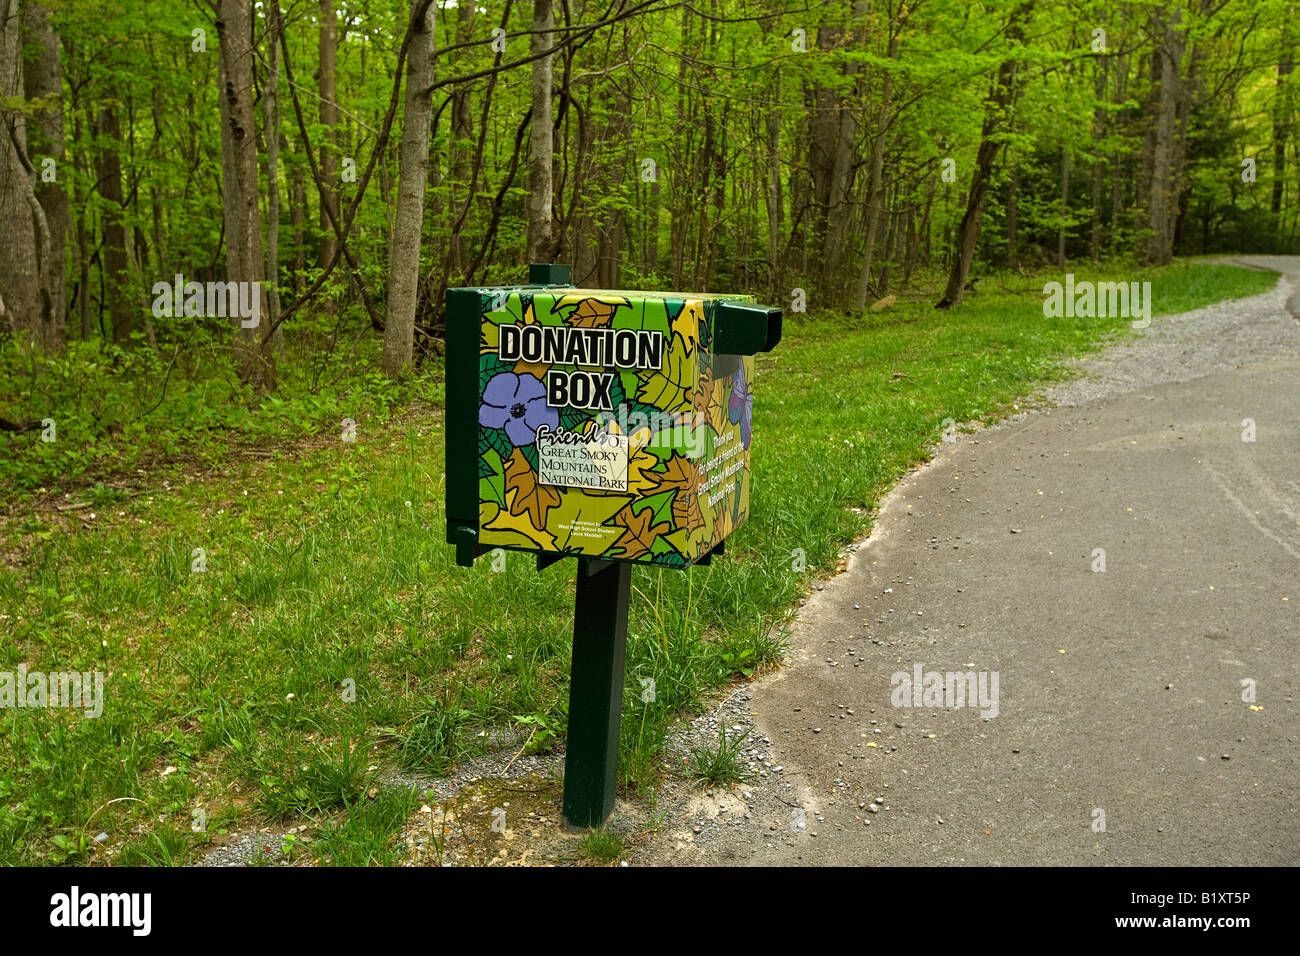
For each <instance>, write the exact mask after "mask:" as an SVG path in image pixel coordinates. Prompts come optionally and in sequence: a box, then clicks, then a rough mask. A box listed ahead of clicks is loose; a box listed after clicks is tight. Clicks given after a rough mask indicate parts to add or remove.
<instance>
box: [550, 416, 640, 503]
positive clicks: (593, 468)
mask: <svg viewBox="0 0 1300 956" xmlns="http://www.w3.org/2000/svg"><path fill="white" fill-rule="evenodd" d="M537 480H538V481H539V482H540V483H541V484H543V485H560V486H561V487H566V488H592V489H595V490H597V491H627V436H626V435H611V434H609V433H608V432H603V431H599V430H596V431H592V432H591V433H590V434H588V435H586V436H583V435H580V434H578V433H577V432H574V431H569V430H568V429H565V428H558V429H556V430H555V431H551V430H550V429H549V428H548V427H547V426H545V425H543V426H542V427H541V428H539V429H538V430H537Z"/></svg>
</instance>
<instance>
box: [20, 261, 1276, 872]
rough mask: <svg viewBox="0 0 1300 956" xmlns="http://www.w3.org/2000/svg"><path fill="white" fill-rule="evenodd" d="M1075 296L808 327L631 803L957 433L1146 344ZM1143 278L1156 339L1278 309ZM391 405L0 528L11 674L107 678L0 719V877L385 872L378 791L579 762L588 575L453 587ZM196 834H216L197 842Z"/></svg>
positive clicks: (674, 621)
mask: <svg viewBox="0 0 1300 956" xmlns="http://www.w3.org/2000/svg"><path fill="white" fill-rule="evenodd" d="M1075 272H1076V277H1077V278H1078V279H1085V278H1089V277H1093V278H1096V277H1097V275H1095V274H1091V273H1089V272H1088V271H1087V270H1084V269H1077V270H1075ZM1053 278H1055V279H1059V278H1060V277H1059V276H1039V277H1037V278H1032V279H1025V278H1016V279H1014V280H1012V279H1009V278H1008V279H1005V280H997V279H989V280H985V282H983V283H981V289H982V290H983V292H982V294H981V295H979V296H976V297H975V298H973V299H972V300H971V301H970V302H969V303H968V304H967V305H966V306H965V307H964V308H962V309H958V310H954V311H949V312H936V311H935V310H934V309H932V308H931V307H930V301H932V300H927V301H925V302H916V303H907V302H904V303H900V304H899V305H898V306H896V307H894V308H892V309H889V310H887V311H884V312H881V313H875V314H870V315H868V316H865V317H863V316H856V317H853V318H835V317H827V316H816V317H814V316H805V315H789V316H787V319H786V331H785V338H784V340H783V342H782V343H781V345H780V346H779V348H778V349H777V350H776V351H775V352H773V353H771V354H769V355H764V356H761V357H760V362H759V374H758V384H757V386H756V393H755V396H756V397H755V410H754V436H755V437H754V445H753V467H754V511H753V517H752V519H751V520H750V522H749V523H748V524H747V525H746V526H744V527H743V528H741V529H740V530H739V531H737V532H736V534H735V535H734V536H733V537H732V538H731V539H729V541H728V547H727V554H726V556H725V557H723V558H721V559H719V560H717V561H716V562H714V564H713V565H712V566H709V567H700V568H697V569H694V570H692V571H690V572H689V573H681V572H673V571H657V570H650V569H645V568H636V569H635V570H634V573H633V586H634V588H635V592H634V595H633V599H634V603H633V609H632V619H631V622H630V627H629V648H628V664H627V692H626V694H625V704H624V722H623V727H624V734H623V740H622V748H621V750H622V762H621V772H622V779H623V782H624V784H625V785H626V786H628V787H629V788H632V789H634V790H644V789H646V788H650V787H653V785H654V783H655V781H656V780H657V779H658V775H659V774H660V773H662V772H663V769H662V765H663V760H662V754H661V747H662V740H663V736H664V733H665V732H666V730H667V728H668V726H669V724H670V722H671V720H672V719H673V718H674V717H675V716H677V715H680V714H681V713H683V712H689V711H690V710H692V709H694V708H698V707H699V706H700V705H701V703H702V701H703V699H704V698H705V696H706V695H707V694H708V693H709V692H710V691H711V690H713V689H716V688H718V687H720V686H722V685H725V684H726V683H727V682H729V681H731V680H733V679H735V678H737V677H742V676H747V675H750V674H752V673H754V672H755V671H756V670H761V669H763V668H767V667H771V666H773V665H775V664H776V663H777V662H778V661H779V659H780V653H781V648H782V632H783V624H784V622H785V621H786V620H787V615H788V613H789V609H790V608H791V607H792V606H793V604H794V603H795V602H796V600H797V599H798V597H799V596H800V595H801V594H802V593H803V592H804V590H805V588H806V587H807V584H808V582H809V580H810V576H811V575H813V574H817V573H825V572H827V571H829V570H831V569H832V568H833V567H834V565H835V563H836V561H837V559H838V557H839V555H840V553H841V550H842V548H843V545H844V544H845V543H846V542H847V541H849V540H851V539H852V538H854V537H856V536H857V535H860V534H861V533H862V532H864V531H865V530H866V529H867V527H868V526H869V522H870V517H869V513H868V512H869V509H871V508H872V507H873V506H874V504H875V503H876V502H877V501H878V500H879V498H880V496H881V495H882V493H884V492H885V491H886V490H887V489H888V488H889V487H890V485H891V484H892V483H893V482H895V481H896V480H897V479H898V478H899V476H900V475H902V474H903V473H904V472H905V471H906V470H907V469H908V468H909V467H912V466H914V465H915V464H917V463H918V462H921V461H923V460H924V459H925V458H926V456H927V449H928V448H929V447H930V446H931V445H932V444H933V443H935V442H936V441H937V440H938V439H939V436H940V433H941V431H942V428H943V425H942V423H943V421H944V419H948V418H951V419H953V420H954V421H957V422H963V421H972V420H980V419H993V418H996V417H998V416H999V415H1000V414H1001V413H1002V412H1003V410H1004V409H1005V408H1007V407H1008V406H1009V404H1010V403H1011V402H1012V401H1014V400H1015V399H1017V398H1019V397H1021V396H1024V395H1026V394H1028V393H1030V392H1032V391H1033V390H1034V389H1035V388H1036V387H1038V386H1039V385H1041V384H1043V383H1046V382H1049V381H1052V380H1054V379H1056V378H1059V377H1060V375H1061V372H1060V370H1059V366H1058V363H1059V362H1060V361H1061V360H1062V359H1063V358H1064V357H1067V356H1072V355H1078V354H1080V353H1082V352H1084V351H1086V350H1088V349H1089V348H1090V347H1093V346H1094V345H1095V343H1097V342H1098V341H1099V340H1100V339H1101V338H1103V337H1104V336H1105V335H1106V334H1107V333H1110V332H1112V331H1122V330H1125V329H1127V326H1128V322H1127V321H1126V320H1123V319H1046V318H1044V316H1043V314H1042V308H1041V305H1042V298H1043V297H1042V284H1043V282H1044V281H1045V279H1053ZM1112 278H1115V276H1112ZM1123 278H1124V279H1125V280H1134V279H1138V280H1140V279H1146V278H1150V279H1152V280H1153V282H1154V301H1155V303H1156V308H1155V311H1156V313H1157V315H1159V314H1167V313H1170V312H1176V311H1181V310H1185V309H1188V308H1192V307H1195V306H1198V305H1203V304H1207V303H1209V302H1213V301H1218V300H1221V299H1224V298H1230V297H1236V296H1244V295H1251V294H1254V293H1256V292H1260V291H1263V290H1264V289H1266V288H1268V287H1270V286H1271V285H1272V284H1273V283H1274V282H1275V281H1276V277H1275V276H1273V275H1271V274H1265V273H1257V272H1251V271H1247V270H1241V269H1234V268H1228V267H1216V266H1198V267H1195V268H1186V267H1183V266H1180V265H1176V266H1174V267H1171V268H1169V269H1166V270H1153V271H1149V272H1145V273H1136V272H1127V271H1126V272H1125V273H1124V275H1123ZM1159 321H1160V320H1159V319H1158V318H1157V319H1156V323H1157V324H1158V323H1159ZM437 377H438V376H437V374H436V372H435V373H434V374H432V375H431V376H429V377H428V378H429V381H431V382H432V383H433V384H432V385H430V386H428V387H429V388H430V389H431V390H433V391H435V392H436V390H437V386H436V379H437ZM177 387H178V388H182V390H183V386H181V385H178V386H177ZM388 407H389V406H388V405H385V404H382V403H381V404H380V405H379V409H380V410H379V411H377V412H376V413H375V414H374V415H372V416H370V417H365V416H363V415H360V414H359V415H357V416H355V417H356V418H357V437H356V442H355V443H344V442H342V441H340V440H338V429H337V427H336V426H331V427H330V428H328V429H322V437H321V438H320V439H319V440H318V441H317V442H316V443H315V446H314V447H312V448H305V449H304V448H301V447H300V448H298V449H296V450H293V451H288V450H282V451H276V452H275V454H274V455H273V456H271V457H266V458H262V459H256V460H243V461H230V462H227V463H226V464H225V465H224V466H222V467H219V468H218V469H217V470H216V471H215V472H213V473H212V474H210V475H208V476H207V477H206V478H204V479H203V480H186V479H185V478H184V477H183V476H182V475H180V474H176V475H175V476H174V477H171V478H170V479H169V481H170V485H171V487H170V490H167V489H163V488H161V487H153V488H152V489H150V491H148V492H146V493H144V494H141V495H138V496H135V497H129V498H128V497H126V496H125V495H123V494H121V493H118V492H114V491H113V490H112V489H111V488H103V487H100V488H98V489H95V490H94V492H93V498H90V499H87V500H91V501H93V504H91V505H90V506H89V507H86V508H83V509H80V510H73V511H68V512H64V513H60V514H55V513H53V512H51V511H49V510H42V511H35V510H32V509H26V510H21V509H20V510H18V511H16V512H15V516H14V517H13V518H12V519H11V520H9V521H7V522H6V523H5V524H4V525H3V526H0V527H2V530H0V553H2V554H3V555H4V556H5V562H4V563H3V564H0V636H2V638H3V640H2V641H0V671H14V670H16V669H17V667H18V665H19V664H22V663H25V664H26V665H27V667H28V668H29V669H31V670H43V671H66V670H71V669H77V670H81V671H90V670H101V671H103V672H104V674H105V683H104V695H105V700H104V709H103V715H102V716H101V717H99V718H97V719H87V718H84V717H82V716H81V714H80V713H79V712H70V711H65V710H31V709H5V710H2V711H0V735H3V739H4V741H5V745H4V747H3V748H0V863H28V864H30V863H59V862H97V861H112V862H116V863H165V862H185V861H193V860H194V859H195V858H196V856H197V855H198V854H200V853H201V852H202V850H203V847H204V844H205V843H206V842H208V841H209V840H210V839H211V835H212V834H213V833H215V832H218V831H220V830H222V829H225V828H230V827H234V826H237V825H245V824H247V823H249V822H250V821H252V820H253V819H261V818H275V819H280V820H292V821H294V822H296V823H300V824H301V823H308V824H310V825H311V826H313V827H315V828H317V829H316V832H315V839H314V840H313V842H312V843H311V844H310V848H309V850H308V852H309V853H310V854H311V856H312V857H313V858H314V857H316V856H319V857H320V858H321V860H322V862H325V863H365V862H383V861H384V860H386V859H389V858H390V851H389V849H388V848H387V847H386V843H387V841H388V839H389V836H390V835H391V834H392V833H393V832H395V831H396V829H397V828H398V827H399V826H400V824H401V823H402V821H403V820H404V819H405V818H406V816H407V814H408V813H409V812H410V811H411V809H412V803H411V796H410V795H409V794H406V793H401V792H386V793H381V794H380V796H379V797H378V799H374V800H367V799H364V798H363V797H362V795H363V794H365V793H366V791H368V790H370V789H371V787H373V786H375V781H376V778H377V775H379V774H381V773H382V772H383V771H384V770H385V769H387V768H390V767H391V766H393V765H394V764H397V765H401V766H403V767H405V768H409V769H414V770H417V771H423V772H425V773H427V774H430V775H432V774H434V773H436V772H437V771H438V770H439V769H441V768H444V767H446V766H447V765H448V764H449V763H451V762H453V761H455V760H457V759H458V758H461V757H463V756H465V755H467V754H472V753H474V752H475V751H476V749H479V748H481V747H482V746H483V744H482V743H481V742H482V741H484V740H486V737H480V736H479V734H480V732H481V731H484V730H486V729H489V728H491V729H495V730H500V729H501V728H503V727H507V726H509V725H511V724H512V723H517V722H519V721H520V720H521V718H528V720H527V721H526V722H523V723H522V724H521V726H522V727H523V728H525V729H533V728H536V730H537V732H536V733H535V734H534V738H533V739H534V742H540V745H541V746H543V747H545V746H549V745H551V744H553V743H554V742H555V738H554V737H550V736H549V734H548V732H558V733H559V734H560V738H561V739H562V735H563V724H564V706H565V704H566V695H567V690H566V675H567V672H568V663H569V635H570V627H571V619H570V615H571V613H572V610H571V609H572V588H573V564H572V562H562V563H559V564H557V565H554V566H552V567H550V568H548V569H547V570H545V571H543V572H541V573H538V572H537V571H536V570H535V569H534V566H533V564H532V563H530V562H529V560H528V559H527V557H526V556H523V555H519V554H511V555H509V557H508V558H507V561H506V569H505V571H504V572H502V573H494V572H493V571H492V570H491V569H490V567H489V562H487V561H480V562H479V563H478V565H477V566H476V567H474V568H472V569H463V568H457V567H456V566H455V565H454V564H453V560H452V550H451V548H450V547H449V546H447V545H445V544H444V543H443V516H442V497H443V446H442V441H443V433H442V426H441V422H440V420H439V416H438V414H437V413H436V412H434V413H425V414H419V415H414V416H412V415H407V416H405V418H404V419H398V418H394V417H392V415H391V413H390V412H387V411H385V410H384V409H387V408H388ZM331 414H332V413H331ZM62 434H64V435H70V434H75V423H70V424H69V425H67V426H66V427H64V428H63V429H62ZM24 440H29V441H36V440H37V439H36V437H35V434H34V433H33V434H29V435H28V436H26V437H25V439H24ZM264 447H267V448H274V447H275V446H274V445H272V444H265V445H264ZM187 470H188V471H192V472H202V471H206V470H207V467H206V466H205V467H203V468H199V467H197V466H194V467H191V468H189V469H187ZM0 492H3V494H4V495H5V496H6V497H9V495H10V494H11V493H15V494H16V493H17V486H16V485H14V486H13V487H9V488H5V487H3V486H0ZM196 548H202V549H204V553H205V560H206V571H204V572H203V573H196V572H194V571H192V570H191V562H192V560H193V558H192V554H193V552H194V549H196ZM800 555H802V556H803V557H804V559H805V560H806V566H807V570H806V571H805V572H800V571H797V570H795V567H796V565H797V563H798V558H799V557H800ZM643 677H653V678H654V680H655V686H656V695H655V698H656V699H655V701H654V702H653V703H644V702H643V701H642V700H641V697H640V688H641V683H640V681H641V678H643ZM372 767H375V768H379V769H376V770H372V769H371V768H372ZM196 809H202V810H203V811H204V813H205V815H206V832H202V833H199V832H193V831H192V829H191V823H192V821H193V820H194V819H195V817H194V811H195V810H196ZM100 832H105V833H107V834H108V838H107V841H106V842H105V843H104V844H102V845H101V844H96V843H95V842H94V837H95V836H96V834H99V833H100Z"/></svg>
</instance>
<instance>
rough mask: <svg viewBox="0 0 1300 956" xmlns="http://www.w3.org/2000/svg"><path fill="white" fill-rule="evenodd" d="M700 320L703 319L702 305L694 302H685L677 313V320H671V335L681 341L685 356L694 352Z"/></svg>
mask: <svg viewBox="0 0 1300 956" xmlns="http://www.w3.org/2000/svg"><path fill="white" fill-rule="evenodd" d="M702 318H704V303H702V302H700V301H698V300H696V301H692V302H687V303H686V305H685V306H683V307H682V311H681V312H679V313H677V318H675V319H673V335H675V336H677V337H678V338H680V339H681V340H682V343H683V345H684V346H685V348H686V351H685V354H686V355H690V354H691V353H692V352H693V351H695V345H696V343H697V342H699V338H700V319H702Z"/></svg>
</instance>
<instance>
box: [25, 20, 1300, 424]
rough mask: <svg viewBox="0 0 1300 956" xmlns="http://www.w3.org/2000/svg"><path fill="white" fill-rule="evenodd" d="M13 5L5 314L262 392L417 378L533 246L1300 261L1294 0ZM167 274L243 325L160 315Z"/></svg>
mask: <svg viewBox="0 0 1300 956" xmlns="http://www.w3.org/2000/svg"><path fill="white" fill-rule="evenodd" d="M0 5H2V7H3V14H4V15H3V18H2V19H0V23H2V24H3V32H2V33H0V110H2V111H3V122H4V127H5V133H6V135H5V136H4V138H3V142H0V219H2V220H3V222H4V223H5V237H4V244H3V246H0V297H2V299H3V304H2V305H0V328H3V329H4V330H5V331H6V332H7V333H11V335H10V336H9V338H10V341H11V342H13V343H21V344H23V345H29V346H35V347H36V348H37V349H39V351H40V352H41V353H43V355H44V356H50V355H57V354H58V353H59V352H60V351H61V350H63V349H64V348H65V347H67V346H68V345H70V344H71V343H74V342H75V343H95V344H96V346H98V347H100V348H102V347H105V346H108V345H109V344H110V343H111V345H112V346H114V347H116V348H118V349H122V350H127V351H129V350H133V349H141V350H147V351H150V352H152V353H154V354H155V355H156V356H158V366H159V368H160V369H166V368H168V366H169V364H172V365H177V366H178V368H177V369H176V370H175V373H176V374H177V375H182V374H188V375H191V376H192V375H194V374H199V373H201V370H200V368H199V364H201V363H207V365H208V366H220V367H221V368H223V369H225V368H229V369H230V370H232V371H233V372H234V373H235V374H237V376H238V378H239V381H240V382H241V383H243V384H244V385H246V386H248V388H249V391H248V393H247V394H248V395H249V396H251V398H250V399H249V400H254V401H255V400H256V399H257V397H258V396H262V395H265V394H268V393H271V392H273V391H274V390H275V389H276V388H277V385H278V383H279V381H280V378H281V376H280V375H279V372H280V369H281V367H282V366H283V365H284V364H285V363H286V362H294V361H297V360H298V358H297V357H298V352H299V350H301V351H303V352H305V354H306V355H308V356H310V357H309V358H306V359H304V360H305V361H308V362H315V363H317V366H318V369H317V375H318V377H317V384H318V383H319V374H321V373H322V370H325V369H327V370H329V371H328V372H325V373H324V374H326V375H327V376H328V375H329V374H337V372H338V371H340V370H341V371H344V372H345V373H346V374H352V373H354V372H355V371H357V370H358V368H359V367H360V366H365V367H368V368H374V367H378V368H379V369H382V371H383V373H384V374H386V375H388V376H401V375H402V374H403V373H404V372H406V371H408V370H411V369H413V368H417V367H419V366H421V364H422V363H423V362H424V361H425V359H426V358H427V357H428V356H430V355H436V354H437V353H438V350H439V339H440V335H441V331H442V322H443V315H442V312H443V298H444V293H445V290H447V289H448V288H453V287H457V286H468V285H475V286H483V285H493V284H496V285H501V284H512V283H517V282H519V281H521V280H520V277H521V275H522V270H523V268H524V266H525V265H526V264H527V263H528V262H564V263H571V264H572V266H573V280H574V283H575V284H576V285H579V286H587V287H593V288H620V287H623V288H634V287H646V288H672V289H681V290H694V291H713V290H727V291H744V292H755V293H759V294H761V295H762V296H764V297H765V298H768V299H771V300H773V301H774V302H779V303H784V304H785V305H787V306H790V305H792V304H793V305H794V306H795V311H797V310H798V309H799V308H801V307H804V306H805V305H806V307H808V308H814V309H820V308H829V309H840V310H859V311H860V310H862V309H864V308H865V307H866V306H867V305H869V304H870V303H872V302H874V301H876V300H878V299H880V298H883V297H884V296H887V295H889V294H890V293H891V291H894V290H897V289H900V288H902V289H907V288H911V287H913V286H914V285H915V283H916V282H917V277H918V275H920V274H924V273H926V272H927V271H937V272H938V273H940V274H941V275H942V277H943V278H944V279H945V280H946V281H944V282H943V283H942V286H943V288H942V291H941V292H939V293H937V294H936V295H935V299H936V303H937V304H939V305H942V306H952V305H957V304H959V303H960V302H961V301H962V298H963V294H964V292H965V290H966V289H967V288H969V287H971V285H972V284H973V283H974V282H975V281H977V280H978V277H979V276H981V274H983V273H985V272H987V271H989V270H991V269H998V268H1007V269H1013V270H1015V269H1023V268H1033V267H1037V266H1044V265H1055V266H1056V267H1063V266H1065V265H1066V264H1067V263H1069V262H1072V261H1078V260H1090V261H1091V262H1093V263H1099V262H1103V261H1121V262H1136V263H1146V264H1161V263H1167V262H1169V261H1170V259H1171V257H1172V256H1175V255H1180V256H1182V255H1198V254H1205V253H1213V252H1218V251H1223V250H1237V251H1240V250H1245V249H1247V248H1249V249H1250V250H1252V251H1293V250H1294V249H1295V246H1296V238H1297V237H1296V226H1297V210H1298V209H1300V178H1298V177H1297V176H1296V175H1295V172H1294V171H1295V169H1296V162H1295V161H1296V152H1295V151H1296V149H1297V146H1298V145H1300V144H1298V143H1297V138H1296V131H1295V128H1294V120H1295V110H1296V103H1295V96H1294V88H1293V87H1294V84H1293V81H1292V73H1293V67H1294V49H1295V43H1296V39H1295V27H1294V19H1295V16H1294V15H1295V12H1296V11H1295V5H1294V3H1291V2H1290V0H1262V2H1261V0H1195V2H1183V0H1179V2H1168V0H1147V2H1114V0H1106V2H1094V3H1087V2H1060V0H988V2H983V3H972V2H966V0H919V2H913V3H906V2H903V0H884V2H875V3H871V2H866V0H855V2H831V0H825V2H812V0H806V2H799V0H789V2H786V3H780V2H769V3H766V4H763V3H755V2H750V0H699V2H694V3H685V2H668V0H600V2H594V0H592V2H589V0H559V2H556V0H534V2H532V3H531V4H529V3H516V2H513V0H506V2H504V3H501V2H493V3H488V4H459V5H458V4H453V3H450V2H434V0H414V2H412V3H397V2H391V0H389V2H386V0H292V2H283V0H280V2H275V0H272V2H256V3H252V4H250V3H248V2H243V0H221V2H220V3H209V2H180V0H130V2H122V0H43V2H39V3H38V2H34V0H0ZM176 276H183V277H184V280H185V281H197V282H199V283H207V282H211V281H214V280H215V281H222V282H231V281H234V282H257V283H261V285H260V286H259V287H258V288H259V289H260V293H259V295H260V296H261V297H262V300H261V301H259V303H258V305H259V306H260V308H259V312H260V316H262V317H264V319H263V320H261V321H259V323H258V325H257V326H256V327H255V328H246V327H243V325H245V324H246V323H240V324H239V327H235V325H233V324H231V323H229V322H227V321H225V320H224V318H222V317H221V316H212V315H174V314H172V311H171V310H168V311H167V312H166V313H165V314H164V315H161V316H159V315H155V314H154V313H155V312H158V311H159V310H157V309H151V308H150V306H151V303H152V302H153V301H154V299H155V293H154V292H153V291H152V290H153V289H154V286H155V284H156V283H158V282H171V281H173V278H174V277H176ZM792 290H800V291H799V292H794V291H792ZM187 311H191V312H193V311H199V310H187ZM286 350H288V351H287V352H286ZM173 355H174V358H175V360H174V362H173V361H172V356H173ZM15 361H16V360H14V359H13V358H12V355H11V356H10V362H9V363H8V365H7V367H9V368H10V369H14V368H15V365H14V362H15ZM26 361H27V364H28V366H29V368H28V374H29V375H30V363H31V362H32V361H33V359H31V358H30V357H29V358H28V359H27V360H26ZM35 361H40V359H36V360H35ZM22 367H23V366H22V364H21V363H19V364H18V365H17V366H16V368H22ZM208 371H211V369H208ZM6 391H8V389H7V390H6ZM6 397H7V398H12V397H13V396H12V395H7V396H6ZM0 411H4V413H5V419H6V422H7V425H6V427H7V428H9V429H11V430H12V429H13V428H14V427H15V418H16V417H18V416H17V413H16V412H15V411H14V410H13V409H4V410H0ZM28 424H30V423H28Z"/></svg>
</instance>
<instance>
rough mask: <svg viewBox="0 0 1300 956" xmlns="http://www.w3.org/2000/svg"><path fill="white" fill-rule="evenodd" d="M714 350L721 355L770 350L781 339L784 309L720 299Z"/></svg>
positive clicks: (714, 332) (716, 317)
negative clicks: (721, 300) (782, 311)
mask: <svg viewBox="0 0 1300 956" xmlns="http://www.w3.org/2000/svg"><path fill="white" fill-rule="evenodd" d="M713 336H714V340H713V350H714V351H715V352H717V353H719V354H721V355H754V354H756V353H758V352H770V351H771V350H772V349H773V347H775V346H776V344H777V343H778V342H780V341H781V310H780V309H773V308H769V307H767V306H764V305H751V304H750V303H748V302H719V303H718V304H717V311H716V313H715V319H714V328H713Z"/></svg>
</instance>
